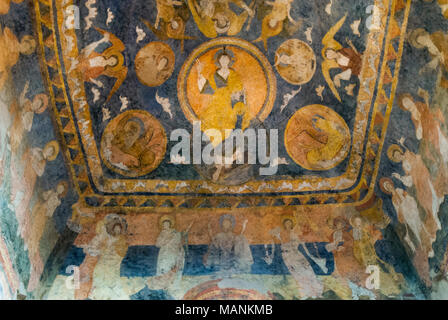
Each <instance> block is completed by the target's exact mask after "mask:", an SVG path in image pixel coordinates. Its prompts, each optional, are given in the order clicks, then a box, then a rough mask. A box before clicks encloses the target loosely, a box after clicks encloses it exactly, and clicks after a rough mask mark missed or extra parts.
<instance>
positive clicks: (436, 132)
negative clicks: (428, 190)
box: [398, 89, 448, 196]
mask: <svg viewBox="0 0 448 320" xmlns="http://www.w3.org/2000/svg"><path fill="white" fill-rule="evenodd" d="M419 95H420V97H422V98H423V99H424V102H420V101H416V100H415V99H414V98H413V97H412V96H411V95H410V94H404V95H402V96H400V98H399V101H398V104H399V106H400V108H401V109H403V110H405V111H408V112H410V114H411V119H412V122H413V123H414V127H415V136H416V138H417V140H419V141H420V147H419V150H421V151H420V152H419V153H420V154H421V155H422V159H423V161H424V162H425V165H426V167H427V168H428V170H429V171H430V173H431V176H432V179H433V181H434V187H435V189H436V191H437V193H438V194H439V195H440V196H443V195H445V194H446V193H448V138H447V136H446V134H445V133H444V132H443V129H442V126H443V125H444V124H445V118H444V115H443V113H442V111H441V110H440V108H431V107H430V103H429V93H428V92H427V91H425V90H422V89H419Z"/></svg>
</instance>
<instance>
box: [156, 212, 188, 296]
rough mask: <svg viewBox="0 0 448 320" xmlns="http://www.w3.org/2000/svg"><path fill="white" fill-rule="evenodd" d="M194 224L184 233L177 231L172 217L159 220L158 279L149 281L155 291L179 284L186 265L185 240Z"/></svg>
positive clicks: (165, 216) (163, 217)
mask: <svg viewBox="0 0 448 320" xmlns="http://www.w3.org/2000/svg"><path fill="white" fill-rule="evenodd" d="M192 225H193V222H192V223H191V224H190V225H189V226H188V228H187V229H186V230H185V231H184V232H182V231H181V232H179V231H177V230H176V229H175V228H174V227H175V220H174V218H173V217H172V216H169V215H164V216H162V217H161V218H160V220H159V226H160V229H161V231H160V234H159V236H158V237H157V242H156V247H157V248H159V254H158V256H157V271H156V278H155V279H151V280H149V285H150V287H151V288H153V289H166V288H168V287H170V286H172V285H173V284H179V281H180V280H181V279H182V272H183V270H184V264H185V250H184V239H185V236H186V235H187V234H188V232H189V231H190V229H191V227H192Z"/></svg>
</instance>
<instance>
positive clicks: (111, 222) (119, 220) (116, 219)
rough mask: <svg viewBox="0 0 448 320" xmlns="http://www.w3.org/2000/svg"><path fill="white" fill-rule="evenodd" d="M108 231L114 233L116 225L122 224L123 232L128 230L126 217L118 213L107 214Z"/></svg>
mask: <svg viewBox="0 0 448 320" xmlns="http://www.w3.org/2000/svg"><path fill="white" fill-rule="evenodd" d="M105 220H106V222H105V225H106V231H107V233H108V234H110V235H114V227H115V226H116V225H120V226H121V234H124V233H126V232H127V230H128V223H127V221H126V219H125V218H124V217H122V216H120V215H118V214H116V213H112V214H109V215H107V216H106V219H105Z"/></svg>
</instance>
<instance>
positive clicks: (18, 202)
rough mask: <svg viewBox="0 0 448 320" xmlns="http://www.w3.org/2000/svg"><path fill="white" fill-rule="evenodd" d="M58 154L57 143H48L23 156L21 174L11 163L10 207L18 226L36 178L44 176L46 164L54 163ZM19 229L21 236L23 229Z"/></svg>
mask: <svg viewBox="0 0 448 320" xmlns="http://www.w3.org/2000/svg"><path fill="white" fill-rule="evenodd" d="M58 154H59V144H58V142H57V141H50V142H49V143H47V144H46V145H45V147H44V148H43V149H41V148H32V149H29V150H28V151H27V152H26V153H25V154H24V155H23V158H22V160H23V163H25V164H27V165H26V166H25V168H24V170H23V172H18V169H19V167H18V166H17V164H15V161H12V162H11V175H12V179H11V181H12V190H11V205H12V206H13V207H14V210H15V212H16V216H17V219H18V221H19V225H20V226H23V225H24V224H23V220H24V218H25V212H26V211H27V209H28V206H29V204H30V201H31V198H32V196H33V191H34V186H35V184H36V181H37V178H38V177H41V176H42V175H43V174H44V172H45V167H46V164H47V162H48V161H54V160H55V159H56V158H57V156H58ZM23 186H25V188H23ZM21 229H22V230H21V233H22V234H23V232H24V229H23V227H21Z"/></svg>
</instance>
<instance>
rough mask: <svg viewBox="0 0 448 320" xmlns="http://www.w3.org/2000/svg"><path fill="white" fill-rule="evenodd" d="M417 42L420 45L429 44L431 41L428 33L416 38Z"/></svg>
mask: <svg viewBox="0 0 448 320" xmlns="http://www.w3.org/2000/svg"><path fill="white" fill-rule="evenodd" d="M416 41H417V43H419V44H420V45H422V46H429V43H430V42H431V38H430V37H429V34H428V33H424V34H422V35H420V36H418V38H417V39H416Z"/></svg>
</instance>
